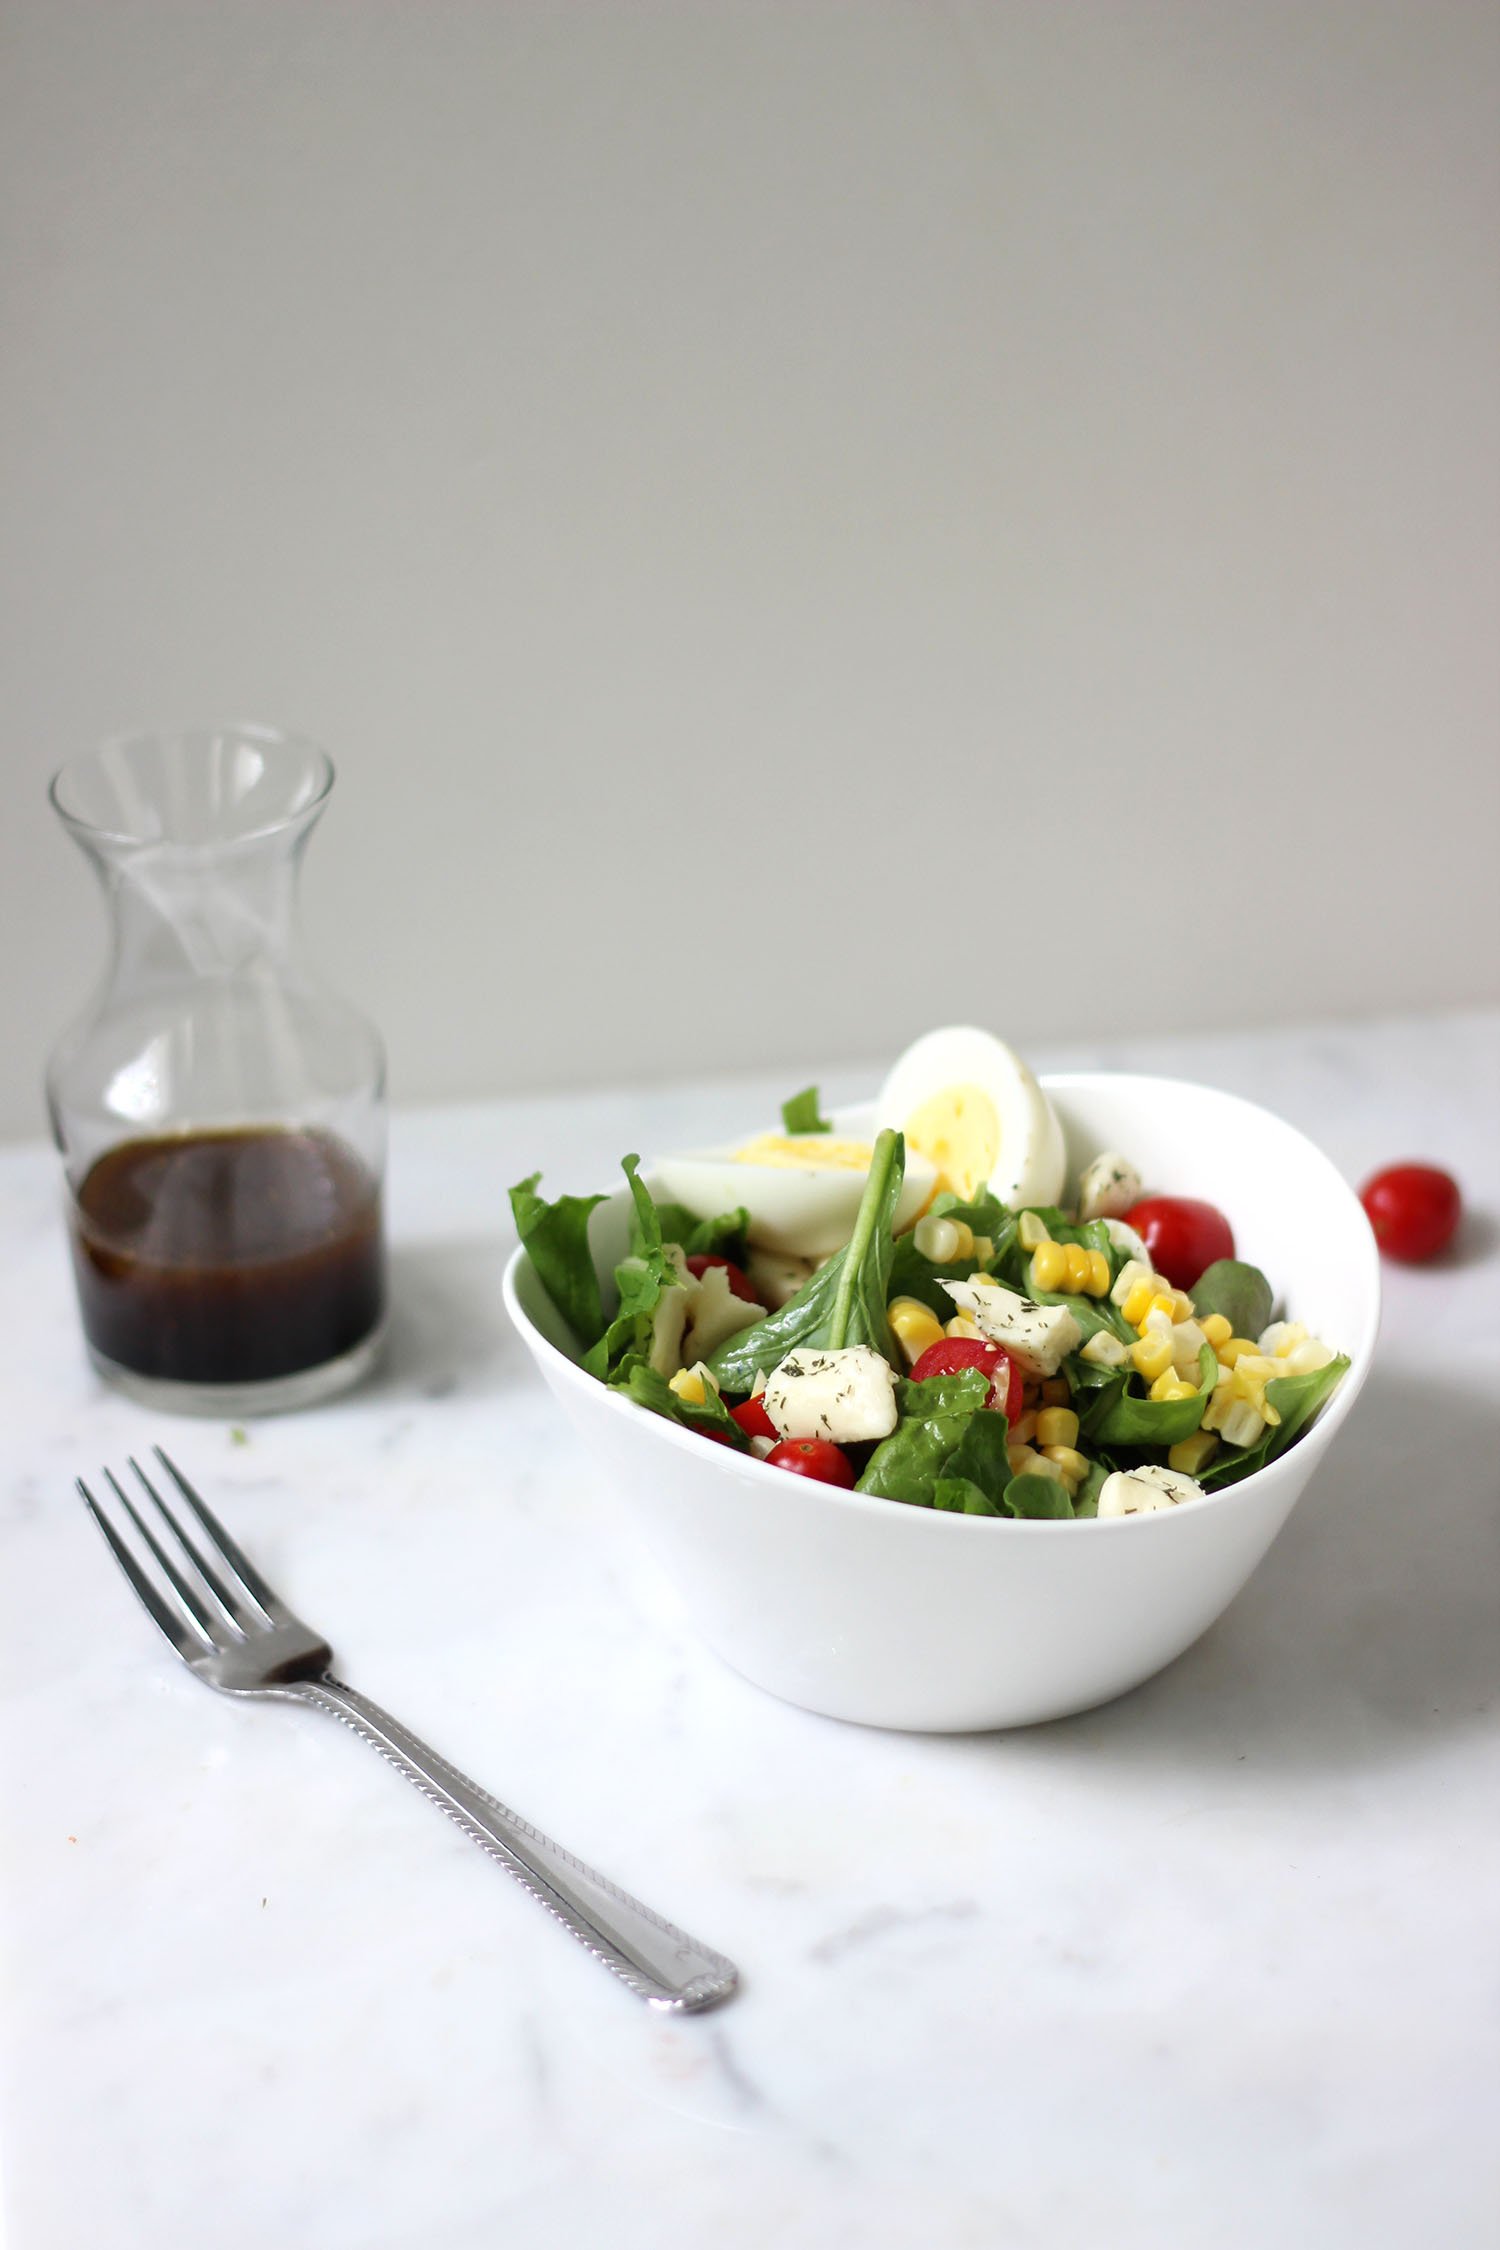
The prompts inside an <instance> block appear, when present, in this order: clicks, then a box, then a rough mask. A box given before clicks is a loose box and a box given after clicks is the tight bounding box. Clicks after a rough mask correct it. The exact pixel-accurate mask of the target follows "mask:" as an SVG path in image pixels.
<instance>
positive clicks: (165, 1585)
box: [78, 1445, 739, 2014]
mask: <svg viewBox="0 0 1500 2250" xmlns="http://www.w3.org/2000/svg"><path fill="white" fill-rule="evenodd" d="M153 1451H154V1452H155V1454H156V1458H157V1460H158V1461H159V1462H160V1463H161V1465H162V1467H163V1468H164V1469H165V1470H166V1472H167V1475H168V1476H169V1477H170V1478H171V1479H172V1482H173V1483H174V1484H175V1485H176V1487H177V1490H178V1492H179V1493H180V1494H181V1496H182V1498H183V1500H185V1501H186V1503H187V1505H188V1507H189V1508H190V1509H191V1510H192V1513H193V1516H194V1517H195V1518H196V1526H195V1528H194V1529H193V1530H192V1531H189V1530H188V1529H187V1528H185V1526H184V1524H183V1522H182V1520H181V1519H180V1517H179V1516H177V1515H176V1514H174V1513H173V1511H172V1509H171V1508H170V1507H168V1505H167V1503H166V1501H165V1500H164V1499H163V1498H162V1496H161V1494H160V1492H159V1491H158V1490H157V1488H156V1486H155V1485H154V1484H153V1483H152V1481H151V1479H150V1477H148V1476H147V1474H146V1472H145V1470H144V1469H143V1468H142V1467H141V1465H140V1463H139V1462H138V1461H137V1460H135V1459H134V1457H131V1461H130V1466H131V1468H132V1469H133V1470H134V1471H135V1473H136V1475H137V1477H138V1478H139V1479H140V1482H141V1484H142V1486H143V1487H144V1490H145V1492H146V1494H147V1495H148V1497H149V1498H150V1500H151V1501H152V1503H153V1504H154V1506H155V1509H156V1511H157V1514H158V1516H159V1517H160V1518H161V1522H162V1526H163V1527H164V1528H165V1529H166V1531H167V1533H168V1535H169V1539H168V1543H167V1544H163V1541H162V1539H161V1538H160V1537H159V1536H158V1532H157V1531H155V1530H153V1529H152V1526H151V1523H150V1522H148V1521H147V1519H146V1517H145V1516H143V1515H142V1514H141V1512H140V1510H139V1509H138V1508H137V1507H136V1505H135V1503H134V1501H133V1500H132V1499H131V1498H130V1496H129V1494H128V1493H127V1492H126V1491H125V1489H124V1487H123V1485H122V1484H121V1483H120V1481H119V1479H118V1478H117V1477H116V1476H115V1475H114V1473H113V1471H112V1470H110V1469H106V1470H105V1471H104V1475H105V1478H106V1480H107V1481H108V1483H109V1486H110V1488H111V1490H112V1491H113V1493H114V1495H115V1498H116V1500H117V1501H118V1502H119V1504H120V1507H121V1508H123V1510H124V1512H125V1514H126V1515H127V1516H128V1517H129V1519H130V1521H131V1523H132V1524H133V1525H134V1526H135V1530H136V1533H137V1535H138V1537H139V1540H140V1542H141V1547H142V1548H143V1549H144V1550H145V1552H146V1553H149V1555H150V1557H151V1558H152V1561H153V1562H154V1564H155V1569H154V1570H153V1569H152V1568H150V1567H149V1566H148V1565H147V1564H146V1563H145V1562H144V1560H143V1557H142V1554H141V1552H139V1551H133V1549H132V1546H131V1545H130V1543H129V1542H128V1540H127V1539H126V1538H125V1537H122V1535H121V1533H120V1532H119V1531H118V1530H117V1529H116V1528H115V1525H114V1524H113V1523H112V1522H111V1520H110V1518H109V1516H108V1515H106V1514H105V1512H104V1510H103V1509H102V1508H101V1507H100V1506H99V1504H98V1502H97V1501H96V1500H95V1498H94V1496H93V1494H92V1493H91V1492H90V1491H89V1488H88V1486H87V1485H86V1484H85V1483H84V1481H83V1479H82V1478H81V1477H80V1478H79V1479H78V1490H79V1492H80V1494H81V1495H82V1497H83V1499H84V1501H85V1503H86V1505H87V1507H88V1510H89V1513H90V1514H91V1515H92V1517H93V1519H94V1521H95V1523H97V1524H98V1526H99V1529H100V1530H101V1531H102V1532H103V1534H104V1536H105V1538H106V1539H107V1540H108V1542H109V1545H110V1548H111V1549H112V1551H113V1553H114V1557H115V1560H116V1562H117V1563H118V1564H119V1566H120V1568H121V1570H123V1571H124V1573H125V1576H126V1577H127V1578H128V1579H129V1581H130V1583H131V1585H132V1586H133V1587H134V1589H135V1591H136V1593H137V1594H138V1595H139V1596H140V1599H141V1602H142V1605H143V1606H144V1608H145V1609H146V1611H147V1612H148V1614H149V1615H150V1616H151V1617H152V1618H153V1619H154V1620H155V1622H156V1623H157V1625H159V1626H160V1628H161V1630H162V1632H163V1633H164V1634H165V1636H166V1638H167V1640H168V1641H169V1642H170V1643H171V1645H172V1647H173V1648H174V1649H175V1650H176V1652H177V1654H178V1655H179V1656H180V1657H181V1658H182V1661H183V1663H184V1664H186V1665H187V1667H188V1669H189V1671H191V1672H193V1673H196V1675H197V1677H198V1678H199V1679H200V1680H205V1681H207V1683H208V1685H209V1686H210V1687H216V1688H220V1689H222V1690H223V1692H224V1693H225V1694H226V1695H263V1696H276V1697H279V1698H282V1699H284V1700H285V1699H290V1700H291V1701H293V1702H296V1703H310V1704H312V1705H313V1706H314V1708H315V1709H316V1710H319V1711H326V1712H327V1713H328V1715H329V1717H330V1718H334V1719H338V1720H340V1721H341V1722H342V1723H343V1725H345V1726H347V1727H352V1728H353V1730H354V1732H355V1733H356V1734H359V1735H363V1737H364V1739H365V1741H366V1742H369V1743H372V1744H373V1745H374V1747H375V1748H376V1749H377V1750H378V1751H379V1752H380V1754H381V1756H382V1757H383V1758H387V1759H389V1761H390V1763H391V1764H392V1765H393V1766H394V1767H395V1768H396V1770H397V1772H398V1773H402V1774H404V1775H405V1776H406V1778H407V1780H408V1781H410V1782H413V1783H414V1784H415V1785H416V1787H417V1788H418V1789H420V1790H421V1792H422V1794H423V1796H424V1797H426V1798H427V1800H428V1801H429V1803H431V1804H434V1805H436V1806H437V1807H438V1809H439V1810H440V1811H441V1812H445V1813H446V1814H447V1815H448V1817H449V1819H450V1820H453V1821H456V1822H457V1824H458V1826H459V1827H460V1828H461V1829H462V1830H463V1832H464V1834H465V1835H466V1836H471V1837H472V1838H473V1840H474V1842H475V1843H476V1844H478V1845H479V1847H480V1849H481V1850H482V1851H486V1852H488V1853H489V1854H490V1857H491V1858H492V1859H497V1860H498V1861H499V1862H500V1864H501V1866H502V1867H504V1868H506V1869H508V1870H509V1872H510V1873H511V1874H512V1875H514V1876H515V1878H516V1880H517V1882H518V1883H520V1884H521V1886H522V1888H523V1889H524V1890H527V1891H529V1892H530V1893H531V1896H532V1897H533V1898H534V1899H535V1900H536V1901H537V1902H538V1904H539V1905H541V1906H545V1907H546V1909H547V1911H548V1913H549V1914H551V1915H552V1916H554V1918H555V1919H556V1920H557V1921H559V1922H561V1923H562V1925H563V1927H564V1929H566V1930H571V1932H572V1933H573V1935H574V1937H576V1938H577V1939H578V1941H579V1943H580V1944H581V1945H583V1946H584V1947H585V1948H586V1949H587V1951H588V1952H590V1953H592V1955H593V1956H594V1959H595V1960H596V1961H602V1962H603V1964H604V1966H605V1967H606V1968H607V1969H612V1970H613V1971H614V1973H615V1975H616V1976H617V1977H619V1978H620V1979H621V1981H622V1982H623V1983H625V1984H627V1985H629V1987H630V1989H631V1991H632V1992H634V1993H636V1994H637V1995H638V1997H639V1998H641V1999H642V2000H645V2001H647V2002H649V2003H650V2005H651V2006H652V2007H653V2008H659V2009H662V2010H664V2011H669V2012H671V2013H674V2014H675V2013H680V2012H682V2011H684V2010H687V2009H694V2008H711V2007H713V2006H714V2004H715V2002H716V2001H720V2000H727V1999H728V1997H729V1995H730V1994H731V1993H732V1992H733V1991H734V1989H735V1986H736V1984H737V1983H738V1981H739V1973H738V1971H737V1970H736V1968H735V1966H734V1963H733V1962H732V1961H726V1960H725V1958H724V1956H723V1954H722V1953H714V1952H712V1951H711V1950H710V1948H709V1947H708V1946H706V1945H700V1944H698V1942H697V1940H696V1939H694V1938H690V1937H688V1936H686V1935H685V1933H684V1932H683V1931H681V1930H679V1929H676V1928H674V1927H673V1925H672V1923H670V1922H667V1921H664V1920H663V1919H662V1917H661V1915H659V1914H655V1913H653V1912H652V1910H651V1908H650V1907H649V1906H643V1905H642V1904H641V1902H640V1900H639V1899H636V1898H632V1897H631V1895H630V1893H629V1892H628V1891H623V1890H621V1889H620V1887H619V1885H618V1884H617V1883H612V1882H611V1881H610V1880H609V1878H608V1877H607V1876H605V1875H600V1874H598V1873H596V1872H595V1870H594V1869H593V1868H591V1867H586V1866H585V1865H584V1863H583V1861H582V1860H581V1859H575V1858H574V1857H573V1854H572V1853H571V1852H567V1851H564V1850H563V1848H562V1846H561V1845H560V1844H554V1843H553V1842H552V1841H551V1840H550V1838H548V1837H546V1836H544V1835H543V1834H542V1833H541V1831H540V1829H537V1828H533V1827H532V1825H531V1823H530V1822H529V1821H526V1820H522V1819H521V1818H520V1817H519V1815H518V1814H516V1813H513V1812H511V1811H509V1810H508V1809H507V1808H506V1807H505V1806H504V1805H502V1804H500V1803H499V1802H498V1801H497V1800H496V1799H495V1798H494V1797H491V1796H490V1795H489V1794H488V1793H487V1792H486V1791H485V1790H483V1789H481V1788H479V1787H478V1785H477V1784H476V1783H474V1782H472V1781H470V1780H469V1779H468V1777H467V1775H465V1774H462V1773H460V1772H459V1770H458V1768H457V1767H456V1766H450V1765H449V1763H448V1761H447V1759H446V1758H441V1757H439V1756H438V1754H437V1752H436V1751H435V1750H431V1749H429V1748H428V1746H427V1744H426V1743H425V1742H423V1741H421V1740H420V1739H419V1738H418V1736H416V1735H414V1734H412V1733H411V1732H410V1731H409V1729H408V1728H406V1727H404V1726H402V1724H401V1722H400V1721H399V1720H398V1719H393V1718H392V1717H391V1715H390V1713H389V1712H388V1711H382V1710H381V1708H380V1706H379V1704H378V1703H371V1702H370V1701H369V1700H368V1698H367V1697H365V1696H363V1695H360V1694H358V1693H357V1692H356V1691H355V1690H354V1689H353V1688H351V1687H346V1686H345V1685H344V1683H343V1681H342V1680H338V1679H335V1678H334V1676H333V1674H332V1672H331V1671H330V1670H329V1666H330V1665H331V1664H332V1662H333V1651H332V1649H331V1648H330V1647H329V1645H328V1643H327V1642H326V1641H325V1640H323V1639H322V1637H321V1636H320V1635H319V1634H317V1633H315V1632H314V1631H313V1630H312V1628H311V1627H310V1626H308V1625H304V1624H303V1623H302V1621H301V1619H300V1618H297V1617H294V1616H293V1615H292V1612H291V1611H290V1610H289V1609H288V1608H287V1606H286V1604H285V1602H284V1601H282V1600H281V1598H280V1596H279V1595H277V1594H275V1593H273V1592H272V1590H271V1588H270V1587H269V1586H268V1585H267V1584H266V1582H265V1580H264V1579H263V1578H262V1577H261V1575H260V1572H259V1571H258V1570H257V1569H256V1568H255V1565H254V1564H253V1563H252V1562H251V1561H250V1559H249V1557H248V1556H247V1555H246V1554H244V1553H243V1552H242V1551H241V1549H240V1548H239V1547H237V1546H236V1545H235V1542H234V1541H233V1540H232V1539H231V1538H230V1536H229V1534H228V1532H227V1531H226V1530H225V1529H224V1526H223V1525H222V1524H221V1523H220V1522H219V1520H218V1518H217V1517H216V1516H215V1515H214V1514H213V1513H212V1511H211V1510H210V1509H209V1507H208V1505H207V1503H206V1502H205V1501H204V1500H203V1499H201V1498H200V1496H199V1495H198V1493H196V1492H195V1491H194V1490H193V1487H192V1486H191V1485H190V1484H189V1483H188V1480H187V1478H186V1477H185V1476H184V1475H183V1473H182V1471H181V1470H180V1469H179V1468H178V1467H177V1466H176V1464H175V1462H173V1461H170V1460H168V1458H167V1456H166V1454H165V1453H163V1451H162V1449H161V1447H160V1446H159V1445H158V1446H155V1447H153ZM205 1542H206V1544H205ZM174 1549H175V1551H174Z"/></svg>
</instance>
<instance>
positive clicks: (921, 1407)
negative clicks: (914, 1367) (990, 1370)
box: [854, 1367, 1006, 1508]
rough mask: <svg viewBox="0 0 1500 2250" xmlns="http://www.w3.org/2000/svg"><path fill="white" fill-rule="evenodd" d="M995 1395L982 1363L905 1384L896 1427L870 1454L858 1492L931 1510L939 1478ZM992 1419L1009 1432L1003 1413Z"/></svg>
mask: <svg viewBox="0 0 1500 2250" xmlns="http://www.w3.org/2000/svg"><path fill="white" fill-rule="evenodd" d="M989 1395H990V1385H989V1378H988V1376H986V1375H984V1374H981V1372H980V1371H979V1369H978V1368H977V1367H971V1368H966V1369H965V1370H964V1372H963V1374H962V1375H930V1376H928V1377H927V1379H926V1380H925V1381H924V1382H921V1383H913V1382H912V1381H911V1380H910V1378H907V1379H905V1380H903V1381H902V1382H899V1383H898V1384H897V1385H896V1412H897V1416H898V1419H897V1422H896V1427H895V1428H894V1429H893V1430H892V1432H891V1434H890V1436H889V1437H888V1438H882V1439H881V1441H880V1443H879V1445H877V1446H876V1448H875V1451H874V1452H873V1453H872V1454H871V1455H870V1458H869V1460H868V1461H867V1462H866V1464H865V1470H864V1474H863V1476H862V1477H861V1478H860V1480H859V1482H858V1484H857V1485H856V1486H855V1488H854V1489H855V1490H856V1492H873V1493H874V1494H876V1495H877V1497H879V1498H880V1499H882V1500H904V1501H905V1502H906V1503H907V1505H908V1506H909V1507H913V1508H930V1507H931V1506H932V1505H933V1500H934V1492H935V1487H936V1484H937V1480H938V1477H939V1476H940V1474H941V1473H942V1471H943V1469H944V1466H945V1465H946V1463H947V1461H948V1459H949V1456H950V1455H951V1454H952V1453H953V1452H954V1451H955V1449H956V1447H957V1446H958V1443H959V1441H960V1439H961V1438H962V1437H963V1434H964V1431H965V1429H966V1428H967V1427H968V1425H969V1423H970V1422H971V1421H972V1420H973V1418H974V1416H975V1415H976V1414H978V1413H980V1412H982V1411H983V1410H984V1402H985V1400H986V1399H987V1398H988V1397H989ZM991 1419H992V1420H994V1421H996V1422H998V1423H999V1424H1000V1425H1001V1428H1002V1431H1003V1430H1004V1428H1005V1426H1006V1425H1005V1416H1004V1415H1003V1414H996V1415H993V1416H992V1417H991Z"/></svg>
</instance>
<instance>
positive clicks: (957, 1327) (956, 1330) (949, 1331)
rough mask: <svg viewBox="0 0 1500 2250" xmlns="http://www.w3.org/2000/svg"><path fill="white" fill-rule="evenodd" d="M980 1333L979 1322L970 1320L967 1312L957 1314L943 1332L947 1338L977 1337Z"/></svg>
mask: <svg viewBox="0 0 1500 2250" xmlns="http://www.w3.org/2000/svg"><path fill="white" fill-rule="evenodd" d="M979 1332H980V1331H979V1323H978V1321H977V1320H970V1318H969V1316H968V1314H967V1313H966V1312H961V1313H955V1314H954V1316H953V1318H952V1319H951V1320H950V1321H949V1323H948V1325H947V1327H946V1328H945V1329H944V1330H943V1334H944V1335H945V1336H977V1335H978V1334H979Z"/></svg>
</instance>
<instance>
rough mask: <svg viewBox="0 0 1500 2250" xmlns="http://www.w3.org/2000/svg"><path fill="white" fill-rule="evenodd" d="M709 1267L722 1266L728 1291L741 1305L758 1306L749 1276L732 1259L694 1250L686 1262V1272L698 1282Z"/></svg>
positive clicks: (712, 1252) (709, 1251) (757, 1298)
mask: <svg viewBox="0 0 1500 2250" xmlns="http://www.w3.org/2000/svg"><path fill="white" fill-rule="evenodd" d="M710 1266H722V1267H723V1268H724V1271H725V1272H726V1273H727V1274H728V1276H729V1287H730V1291H731V1293H732V1294H733V1295H734V1296H736V1297H738V1298H739V1299H740V1301H741V1303H742V1304H746V1305H758V1304H759V1303H760V1299H759V1297H757V1296H756V1294H755V1289H754V1286H753V1284H752V1282H751V1280H750V1276H749V1275H748V1274H747V1273H746V1272H745V1271H744V1270H743V1269H742V1268H741V1267H739V1266H737V1265H736V1264H735V1262H734V1260H733V1258H721V1257H720V1256H719V1255H718V1253H717V1252H716V1251H713V1250H703V1251H699V1250H695V1251H694V1253H693V1255H692V1257H691V1258H689V1259H688V1261H687V1270H688V1272H689V1273H691V1274H696V1276H697V1278H698V1279H699V1280H700V1281H701V1280H702V1279H703V1276H704V1274H705V1273H706V1272H707V1271H708V1269H709V1267H710Z"/></svg>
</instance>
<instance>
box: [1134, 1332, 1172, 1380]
mask: <svg viewBox="0 0 1500 2250" xmlns="http://www.w3.org/2000/svg"><path fill="white" fill-rule="evenodd" d="M1130 1358H1131V1363H1132V1365H1133V1366H1134V1367H1135V1369H1136V1372H1137V1373H1138V1374H1141V1375H1144V1376H1145V1378H1146V1380H1147V1382H1148V1383H1154V1382H1155V1381H1156V1379H1157V1377H1158V1376H1159V1375H1165V1374H1166V1373H1167V1371H1168V1369H1169V1368H1170V1367H1171V1365H1172V1339H1171V1337H1170V1336H1141V1337H1139V1338H1138V1339H1137V1340H1136V1342H1135V1343H1133V1344H1132V1345H1131V1347H1130Z"/></svg>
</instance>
